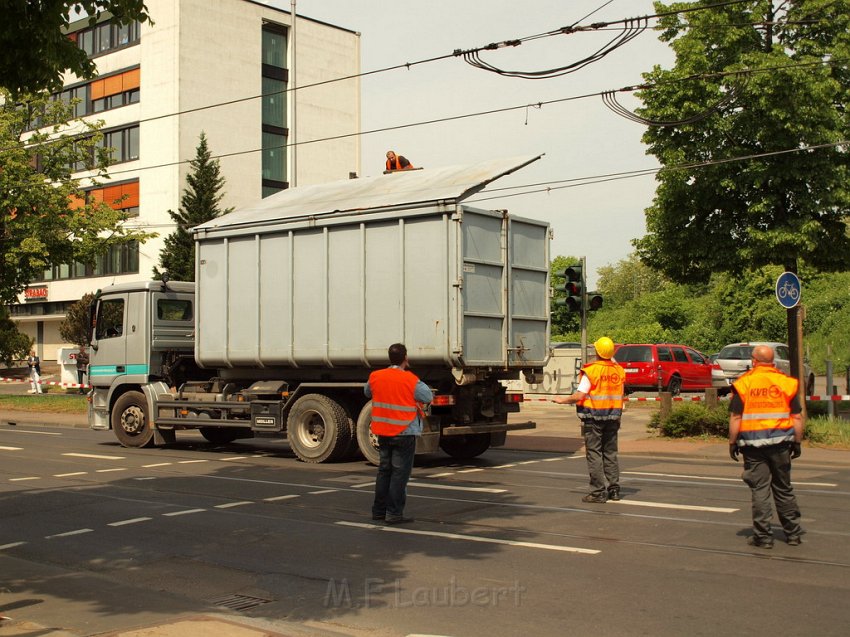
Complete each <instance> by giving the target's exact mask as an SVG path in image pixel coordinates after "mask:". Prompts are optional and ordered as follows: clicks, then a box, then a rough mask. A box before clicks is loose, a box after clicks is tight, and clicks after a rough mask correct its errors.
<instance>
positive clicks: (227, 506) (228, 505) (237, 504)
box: [215, 500, 254, 509]
mask: <svg viewBox="0 0 850 637" xmlns="http://www.w3.org/2000/svg"><path fill="white" fill-rule="evenodd" d="M246 504H254V503H253V502H251V501H250V500H243V501H242V502H226V503H224V504H216V505H215V508H216V509H231V508H233V507H241V506H245V505H246Z"/></svg>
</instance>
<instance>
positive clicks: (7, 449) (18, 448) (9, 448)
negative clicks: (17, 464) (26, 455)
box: [0, 447, 23, 451]
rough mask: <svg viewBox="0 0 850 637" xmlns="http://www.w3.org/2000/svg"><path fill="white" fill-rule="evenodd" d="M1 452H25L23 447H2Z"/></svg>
mask: <svg viewBox="0 0 850 637" xmlns="http://www.w3.org/2000/svg"><path fill="white" fill-rule="evenodd" d="M0 451H23V447H0Z"/></svg>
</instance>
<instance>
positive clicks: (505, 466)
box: [490, 464, 516, 469]
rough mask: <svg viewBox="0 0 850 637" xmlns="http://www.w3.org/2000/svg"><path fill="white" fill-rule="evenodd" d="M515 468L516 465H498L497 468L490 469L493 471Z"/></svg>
mask: <svg viewBox="0 0 850 637" xmlns="http://www.w3.org/2000/svg"><path fill="white" fill-rule="evenodd" d="M515 466H516V464H499V465H496V466H495V467H490V468H491V469H508V468H510V467H515Z"/></svg>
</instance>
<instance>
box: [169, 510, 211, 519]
mask: <svg viewBox="0 0 850 637" xmlns="http://www.w3.org/2000/svg"><path fill="white" fill-rule="evenodd" d="M203 511H206V509H185V510H184V511H172V512H171V513H163V515H164V516H165V517H167V518H173V517H174V516H177V515H189V514H190V513H202V512H203Z"/></svg>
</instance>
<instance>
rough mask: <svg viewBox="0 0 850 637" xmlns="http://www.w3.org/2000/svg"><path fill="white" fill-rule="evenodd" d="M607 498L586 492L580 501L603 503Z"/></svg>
mask: <svg viewBox="0 0 850 637" xmlns="http://www.w3.org/2000/svg"><path fill="white" fill-rule="evenodd" d="M606 499H607V498H606V497H605V496H604V495H593V494H592V493H588V494H587V495H586V496H584V497H583V498H582V499H581V501H582V502H594V503H596V504H605V500H606Z"/></svg>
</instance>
